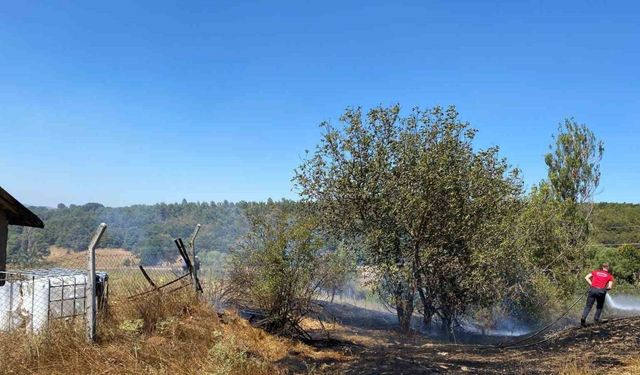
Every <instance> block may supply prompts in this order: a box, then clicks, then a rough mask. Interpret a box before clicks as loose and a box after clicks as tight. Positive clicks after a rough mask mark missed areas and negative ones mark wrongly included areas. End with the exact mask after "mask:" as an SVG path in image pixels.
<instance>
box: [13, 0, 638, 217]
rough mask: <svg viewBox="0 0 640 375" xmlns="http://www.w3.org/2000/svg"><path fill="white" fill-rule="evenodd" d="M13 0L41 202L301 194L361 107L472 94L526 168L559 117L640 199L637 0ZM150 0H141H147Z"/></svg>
mask: <svg viewBox="0 0 640 375" xmlns="http://www.w3.org/2000/svg"><path fill="white" fill-rule="evenodd" d="M91 3H92V4H89V2H71V1H68V2H67V1H57V2H55V1H50V2H41V3H36V2H27V1H13V2H4V3H3V4H2V5H0V130H1V132H0V139H1V146H0V168H1V169H0V170H1V175H0V185H1V186H3V187H4V188H5V189H7V190H8V191H10V192H11V193H12V194H14V195H15V196H16V197H18V198H19V199H21V200H22V201H24V202H25V203H28V204H35V205H48V206H54V205H55V204H57V203H58V202H64V203H67V204H68V203H76V204H81V203H85V202H90V201H92V202H102V203H105V204H107V205H114V206H121V205H128V204H133V203H154V202H159V201H167V202H170V201H180V200H182V198H186V199H187V200H190V201H191V200H193V201H197V200H199V201H211V200H215V201H219V200H223V199H228V200H231V201H237V200H241V199H244V200H264V199H266V198H268V197H272V198H274V199H278V198H281V197H288V198H296V195H295V193H294V192H292V190H291V183H290V179H291V177H292V170H293V169H294V168H295V167H296V166H297V165H298V164H299V162H300V160H301V159H300V158H301V156H302V155H303V153H304V150H305V149H311V148H313V147H314V145H315V144H316V143H317V141H318V140H319V133H320V129H319V128H318V124H319V123H320V122H321V121H323V120H334V121H335V120H336V119H337V117H338V116H339V115H340V113H341V112H342V111H343V109H344V108H345V107H347V106H357V105H360V106H364V107H370V106H373V105H376V104H392V103H395V102H399V103H401V104H402V105H404V106H405V107H406V108H409V107H412V106H417V105H419V106H433V105H435V104H441V105H448V104H455V105H456V106H457V107H458V110H459V111H460V113H461V115H462V117H463V118H464V119H465V120H468V121H469V122H471V124H472V125H473V126H474V127H476V128H478V129H479V130H480V133H479V137H478V145H479V146H481V147H484V146H488V145H494V144H497V145H499V146H501V149H502V154H503V155H504V156H506V157H507V158H508V159H509V160H510V162H511V163H512V164H513V165H515V166H518V167H520V168H521V169H522V170H523V172H524V176H525V181H526V183H527V185H531V184H533V183H535V182H537V181H539V180H540V179H541V178H543V177H544V175H545V167H544V162H543V154H544V153H545V152H546V151H547V146H548V144H549V143H550V142H551V134H552V133H554V132H555V130H556V127H557V124H558V122H560V121H561V120H562V119H563V118H565V117H568V116H574V117H575V118H576V119H577V120H578V121H579V122H584V123H587V124H588V125H589V126H590V127H591V128H592V129H593V130H594V132H595V133H596V134H597V135H598V136H599V137H600V138H602V139H603V140H604V141H605V143H606V152H605V159H604V161H603V164H602V172H603V178H602V184H601V188H600V192H599V194H598V196H597V199H598V200H600V201H627V202H640V195H639V194H638V187H639V186H640V156H639V155H640V152H638V149H639V148H640V144H639V141H640V21H639V20H640V5H639V4H640V3H638V2H637V1H594V0H580V1H506V0H505V1H494V2H489V1H411V2H410V1H393V2H392V1H388V2H378V1H362V2H345V1H335V2H334V1H316V2H306V1H291V2H278V1H261V2H246V1H229V2H221V1H203V2H197V1H189V2H186V1H182V2H175V3H173V2H172V3H169V2H162V1H148V2H134V1H104V2H91ZM134 3H137V4H134Z"/></svg>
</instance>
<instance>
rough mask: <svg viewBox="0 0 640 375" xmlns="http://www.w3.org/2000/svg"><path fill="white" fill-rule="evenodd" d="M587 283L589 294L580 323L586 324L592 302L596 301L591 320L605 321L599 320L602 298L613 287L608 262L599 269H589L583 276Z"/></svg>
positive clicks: (602, 305) (602, 303)
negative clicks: (594, 311)
mask: <svg viewBox="0 0 640 375" xmlns="http://www.w3.org/2000/svg"><path fill="white" fill-rule="evenodd" d="M584 279H585V280H587V283H589V286H590V288H589V294H588V296H587V305H586V306H585V307H584V311H583V312H582V319H580V325H581V326H583V327H586V326H587V323H586V322H587V316H588V315H589V312H590V311H591V307H593V303H594V302H596V313H595V315H594V316H593V320H594V321H595V322H596V323H605V322H606V320H601V319H600V316H601V315H602V308H603V307H604V299H605V297H606V296H607V291H609V290H611V288H613V281H614V278H613V275H611V267H609V263H602V264H601V265H600V269H597V270H593V271H591V272H590V273H589V274H588V275H587V276H585V277H584Z"/></svg>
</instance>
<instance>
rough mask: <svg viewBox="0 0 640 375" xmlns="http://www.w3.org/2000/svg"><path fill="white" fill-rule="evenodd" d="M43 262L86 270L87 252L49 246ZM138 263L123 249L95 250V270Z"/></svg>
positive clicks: (130, 253)
mask: <svg viewBox="0 0 640 375" xmlns="http://www.w3.org/2000/svg"><path fill="white" fill-rule="evenodd" d="M45 261H46V262H47V263H50V264H53V265H56V266H59V267H65V268H86V267H87V252H86V251H73V250H69V249H64V248H61V247H57V246H51V247H50V248H49V255H48V256H47V257H45ZM138 263H139V259H138V258H137V257H136V256H135V255H134V254H133V253H132V252H130V251H127V250H125V249H96V269H98V270H100V269H109V268H114V267H121V266H123V265H125V264H131V265H136V264H138Z"/></svg>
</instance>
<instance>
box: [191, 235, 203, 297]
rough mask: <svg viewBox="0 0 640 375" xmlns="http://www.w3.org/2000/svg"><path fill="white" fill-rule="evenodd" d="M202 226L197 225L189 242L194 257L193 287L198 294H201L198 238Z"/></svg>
mask: <svg viewBox="0 0 640 375" xmlns="http://www.w3.org/2000/svg"><path fill="white" fill-rule="evenodd" d="M200 227H201V225H200V224H198V225H196V228H195V229H194V230H193V235H192V236H191V239H190V240H189V247H191V254H192V255H193V273H192V276H193V287H194V288H195V290H196V292H199V291H200V289H199V284H198V267H200V262H198V259H196V237H197V236H198V232H200Z"/></svg>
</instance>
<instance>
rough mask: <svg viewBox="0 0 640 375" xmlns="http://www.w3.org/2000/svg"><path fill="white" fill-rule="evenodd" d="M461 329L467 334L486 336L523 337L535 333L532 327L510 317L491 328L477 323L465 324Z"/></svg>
mask: <svg viewBox="0 0 640 375" xmlns="http://www.w3.org/2000/svg"><path fill="white" fill-rule="evenodd" d="M461 328H462V329H463V330H464V331H465V332H467V333H474V334H480V335H484V336H523V335H526V334H528V333H531V332H532V331H533V328H532V327H531V326H529V325H527V324H524V323H522V322H519V321H518V320H516V319H514V318H510V317H504V318H502V319H500V320H499V321H497V322H495V324H493V325H491V326H489V327H487V326H486V325H482V324H479V323H478V322H475V321H469V322H464V323H462V324H461Z"/></svg>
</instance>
